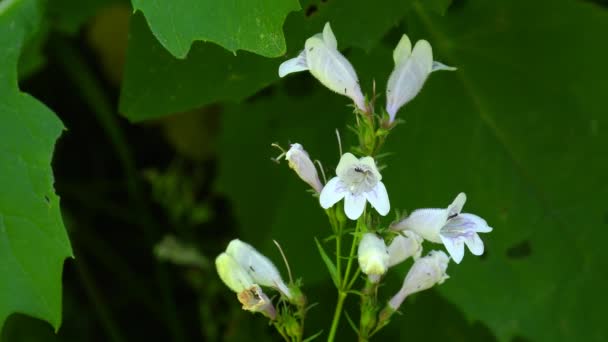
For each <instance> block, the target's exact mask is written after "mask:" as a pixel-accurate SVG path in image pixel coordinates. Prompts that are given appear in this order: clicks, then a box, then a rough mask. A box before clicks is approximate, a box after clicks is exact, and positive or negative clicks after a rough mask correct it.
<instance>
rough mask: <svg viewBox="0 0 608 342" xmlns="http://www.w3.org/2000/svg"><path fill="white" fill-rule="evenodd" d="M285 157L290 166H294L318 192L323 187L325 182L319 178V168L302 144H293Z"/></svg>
mask: <svg viewBox="0 0 608 342" xmlns="http://www.w3.org/2000/svg"><path fill="white" fill-rule="evenodd" d="M285 159H287V161H288V162H289V167H290V168H292V169H293V170H294V171H295V172H296V173H297V174H298V176H300V178H301V179H302V180H303V181H305V182H306V183H308V185H310V186H311V187H312V188H313V189H315V191H316V192H317V193H320V192H321V190H322V189H323V184H321V181H320V180H319V175H318V173H317V169H316V168H315V165H314V164H313V162H312V160H310V157H309V156H308V153H307V152H306V151H305V150H304V148H303V147H302V145H300V144H297V143H296V144H291V148H290V149H289V151H287V153H286V154H285Z"/></svg>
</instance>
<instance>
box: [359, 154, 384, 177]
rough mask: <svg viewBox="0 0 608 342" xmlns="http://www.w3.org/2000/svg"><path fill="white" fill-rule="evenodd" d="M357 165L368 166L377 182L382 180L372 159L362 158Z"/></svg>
mask: <svg viewBox="0 0 608 342" xmlns="http://www.w3.org/2000/svg"><path fill="white" fill-rule="evenodd" d="M359 163H360V164H363V165H366V166H368V167H369V168H370V169H371V171H372V173H373V174H374V177H376V179H377V180H379V181H380V180H382V175H381V174H380V171H378V167H376V161H375V160H374V158H372V157H369V156H368V157H363V158H361V159H359Z"/></svg>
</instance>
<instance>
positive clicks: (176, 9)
mask: <svg viewBox="0 0 608 342" xmlns="http://www.w3.org/2000/svg"><path fill="white" fill-rule="evenodd" d="M132 3H133V7H134V9H135V10H139V11H142V12H143V13H144V15H145V16H146V19H147V20H148V23H150V27H151V28H152V32H154V35H155V36H156V38H157V39H158V40H159V41H160V43H161V44H162V45H163V46H164V47H165V48H166V49H167V50H169V52H171V54H173V55H174V56H176V57H178V58H184V57H186V55H187V54H188V51H189V50H190V45H192V43H193V42H194V41H197V40H202V41H211V42H214V43H216V44H219V45H221V46H223V47H225V48H226V49H228V50H229V51H232V52H235V53H236V51H237V50H246V51H251V52H253V53H256V54H259V55H262V56H267V57H277V56H280V55H282V54H284V53H285V37H284V36H283V30H282V27H283V22H284V21H285V17H287V14H288V13H289V12H291V11H296V10H298V9H300V5H299V4H298V1H297V0H248V1H240V0H223V1H211V0H174V1H162V0H132Z"/></svg>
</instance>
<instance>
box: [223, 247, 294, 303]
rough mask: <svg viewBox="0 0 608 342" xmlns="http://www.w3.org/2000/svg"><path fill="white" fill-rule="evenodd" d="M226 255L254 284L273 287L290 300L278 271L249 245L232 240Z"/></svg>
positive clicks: (268, 260) (287, 290)
mask: <svg viewBox="0 0 608 342" xmlns="http://www.w3.org/2000/svg"><path fill="white" fill-rule="evenodd" d="M226 253H227V254H228V255H230V256H231V257H233V258H234V260H236V262H237V263H238V264H239V265H240V266H241V267H242V268H243V269H244V270H245V271H246V272H247V273H248V274H249V276H251V278H252V279H253V281H254V282H255V283H256V284H259V285H262V286H269V287H273V288H275V289H277V290H278V291H279V292H281V293H283V294H284V295H285V296H287V297H288V298H291V293H290V292H289V288H288V287H287V285H285V282H283V279H282V278H281V275H280V274H279V271H278V270H277V268H276V267H275V266H274V264H273V263H272V261H270V259H268V258H267V257H265V256H264V255H262V254H261V253H260V252H258V251H257V250H256V249H255V248H253V247H252V246H251V245H249V244H247V243H245V242H243V241H241V240H239V239H234V240H232V241H230V244H228V248H226Z"/></svg>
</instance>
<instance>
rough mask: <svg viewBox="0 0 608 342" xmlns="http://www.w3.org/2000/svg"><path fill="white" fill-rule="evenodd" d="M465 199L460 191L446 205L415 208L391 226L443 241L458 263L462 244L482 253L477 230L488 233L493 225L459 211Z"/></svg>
mask: <svg viewBox="0 0 608 342" xmlns="http://www.w3.org/2000/svg"><path fill="white" fill-rule="evenodd" d="M466 200H467V196H466V195H465V194H464V193H462V192H461V193H460V194H458V196H456V199H454V202H452V204H450V205H449V206H448V207H447V208H446V209H418V210H415V211H414V212H412V214H411V215H410V216H408V217H407V218H405V219H404V220H402V221H400V222H398V223H397V224H395V225H393V227H392V228H393V229H397V230H411V231H413V232H415V233H416V234H418V235H420V236H422V237H423V238H424V239H426V240H428V241H431V242H435V243H443V245H444V246H445V248H446V249H447V250H448V252H449V253H450V256H451V257H452V259H454V262H456V263H457V264H458V263H460V261H462V258H463V257H464V245H465V244H466V245H467V247H469V250H470V251H471V253H473V254H474V255H482V254H483V250H484V245H483V241H481V238H480V237H479V235H478V234H477V233H489V232H491V231H492V228H491V227H489V226H488V223H487V222H486V221H485V220H484V219H482V218H481V217H479V216H477V215H473V214H466V213H465V214H461V211H462V207H463V206H464V203H465V202H466Z"/></svg>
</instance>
